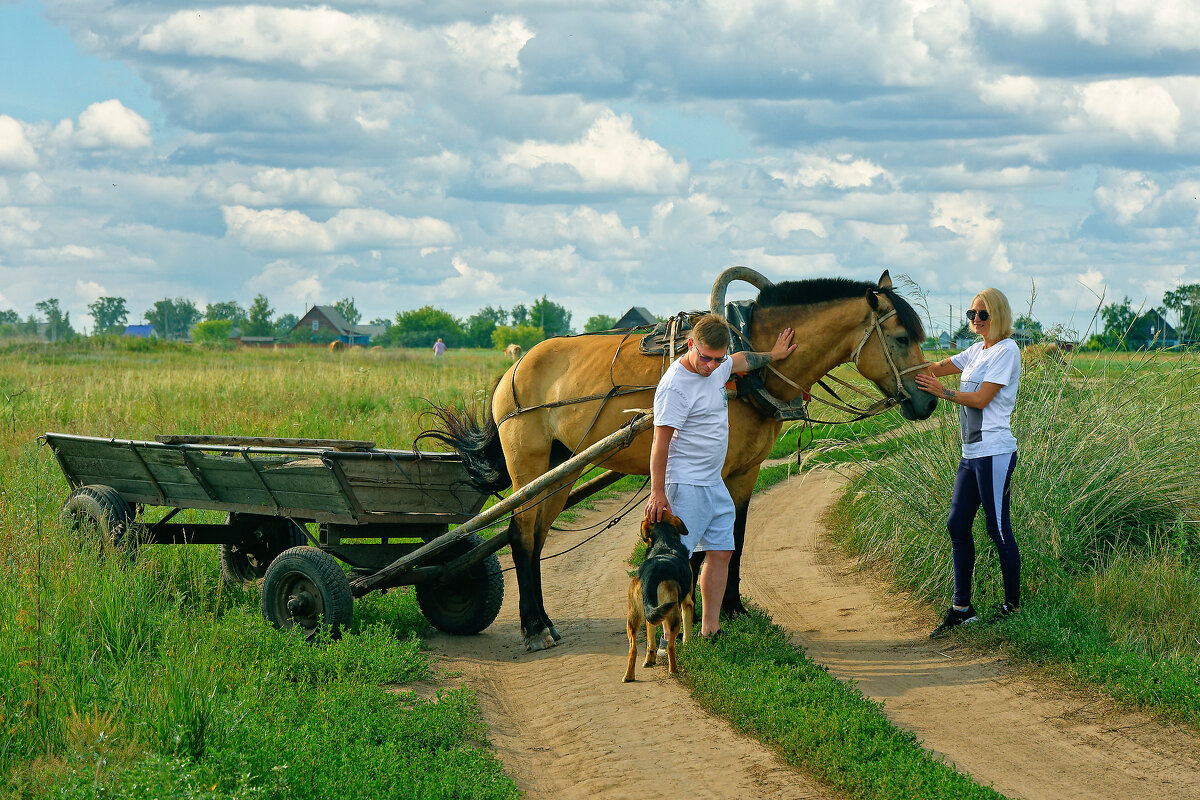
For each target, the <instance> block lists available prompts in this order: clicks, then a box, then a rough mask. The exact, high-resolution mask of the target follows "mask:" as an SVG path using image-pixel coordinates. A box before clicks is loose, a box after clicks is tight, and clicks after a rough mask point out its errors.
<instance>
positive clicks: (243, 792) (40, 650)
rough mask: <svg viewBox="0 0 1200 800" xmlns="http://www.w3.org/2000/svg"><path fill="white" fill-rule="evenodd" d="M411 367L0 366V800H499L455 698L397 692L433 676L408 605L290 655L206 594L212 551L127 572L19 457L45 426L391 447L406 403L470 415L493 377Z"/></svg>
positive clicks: (489, 365) (126, 357)
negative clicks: (64, 519) (461, 407)
mask: <svg viewBox="0 0 1200 800" xmlns="http://www.w3.org/2000/svg"><path fill="white" fill-rule="evenodd" d="M426 355H427V354H425V353H421V354H414V353H408V352H404V351H387V352H384V353H378V352H376V353H371V352H358V353H355V352H351V353H345V354H340V355H339V354H330V353H328V352H327V351H324V350H315V349H314V350H302V349H292V350H284V351H279V352H270V351H253V352H250V351H232V352H224V351H208V352H206V351H200V350H194V349H189V348H182V347H173V346H170V347H159V348H151V349H146V350H136V349H135V350H127V349H112V348H109V349H101V348H97V347H94V346H92V345H91V344H90V343H87V342H84V343H82V344H79V345H70V346H60V347H37V346H22V347H13V348H8V349H6V350H3V351H0V618H2V619H4V620H5V621H6V622H5V624H4V625H3V626H0V720H2V721H3V724H2V725H0V787H3V788H2V789H0V794H4V795H5V796H10V795H11V796H15V797H21V798H25V797H29V798H34V797H37V798H42V797H70V798H74V797H106V798H107V797H121V798H143V797H144V798H160V797H181V798H184V797H186V798H191V797H196V798H201V797H202V798H235V797H236V798H326V797H345V798H359V797H397V798H399V797H411V798H428V797H447V798H450V797H463V798H466V797H470V798H475V797H495V798H511V797H516V796H517V792H516V789H515V787H514V786H513V784H512V782H511V781H510V780H509V779H508V778H507V777H505V776H504V774H503V772H502V771H501V767H500V764H499V762H498V761H497V760H496V758H495V757H494V755H493V754H492V752H491V750H490V749H489V747H488V744H487V741H486V732H485V730H484V728H483V725H482V722H481V720H480V718H479V714H478V710H477V708H476V706H475V702H474V698H473V696H472V694H471V692H470V691H469V690H468V689H456V690H445V691H442V692H440V693H439V694H437V695H436V696H431V697H430V696H418V695H415V694H413V693H412V692H408V691H404V690H405V688H406V687H413V686H417V687H418V688H419V687H421V686H423V685H424V684H422V683H421V682H423V681H427V680H428V679H429V678H430V677H431V676H430V661H429V656H428V654H427V653H426V652H425V651H424V650H423V649H422V646H421V641H420V637H421V636H422V635H424V634H425V633H427V632H428V631H429V627H428V624H427V623H426V622H425V620H424V618H423V616H422V615H421V614H420V611H419V610H418V608H417V605H416V602H415V599H414V597H413V596H412V594H411V592H409V591H394V592H389V593H388V594H387V595H371V596H368V597H366V598H363V599H362V600H360V601H357V602H356V603H355V624H354V629H353V631H352V633H351V634H350V635H347V636H345V637H343V638H342V639H341V640H339V641H323V642H320V643H318V644H317V646H315V647H314V646H310V645H308V644H307V643H305V642H303V641H301V640H300V639H298V638H296V637H294V636H289V635H285V634H281V633H280V632H278V631H275V630H274V629H273V628H271V627H270V625H269V624H268V623H266V622H265V621H264V620H263V619H262V616H261V613H260V612H259V597H258V594H257V590H242V589H230V588H228V587H227V586H225V585H224V584H223V583H222V582H221V580H220V577H219V574H218V570H217V565H216V558H215V554H214V548H212V547H210V546H189V547H170V546H156V547H147V548H143V549H141V550H140V551H139V553H138V557H137V559H136V561H134V562H132V563H131V562H130V560H129V559H128V558H127V557H125V556H124V555H123V554H119V553H112V552H111V551H109V552H106V551H105V550H104V548H103V547H102V546H101V543H100V542H99V541H94V540H83V541H81V540H80V537H78V536H77V535H74V534H71V533H69V532H68V531H66V530H64V529H63V528H62V527H61V524H60V523H59V521H58V513H59V508H60V507H61V505H62V502H63V501H64V500H65V498H66V494H67V487H66V482H65V480H64V479H63V477H62V475H61V473H60V472H59V469H58V467H57V465H56V464H55V462H54V460H53V458H52V456H51V455H50V453H49V451H48V450H45V449H39V448H38V447H37V445H36V444H35V438H36V437H37V435H38V434H40V433H42V432H44V431H46V430H57V431H62V432H69V433H80V434H91V435H111V436H118V437H123V438H137V439H150V438H153V436H154V435H155V434H158V433H180V432H182V433H213V434H230V433H237V434H244V435H264V436H267V435H277V436H278V435H284V436H296V437H309V438H351V439H374V440H375V441H377V442H378V443H379V445H380V446H385V447H405V446H407V445H408V444H409V443H411V441H412V438H413V436H415V434H416V433H417V432H418V431H419V430H420V429H421V424H420V420H419V419H418V418H417V416H418V415H417V413H416V409H418V408H421V407H423V404H421V403H419V402H416V401H414V400H413V398H421V397H425V398H431V399H434V400H436V401H438V402H448V401H461V400H464V399H469V397H470V394H471V393H473V392H474V391H475V390H476V387H488V386H489V385H490V380H492V379H493V378H494V376H495V375H497V374H499V373H500V372H501V371H502V370H503V368H504V366H505V364H506V363H507V362H505V361H504V359H503V357H502V356H501V355H499V354H495V355H493V354H490V353H470V352H460V353H455V354H453V355H452V356H447V363H446V364H445V365H443V367H442V368H440V369H439V368H435V367H434V366H433V364H432V363H431V359H429V358H426V357H425V356H426ZM464 387H472V388H471V389H465V388H464ZM483 391H486V388H485V389H483ZM187 513H188V514H189V515H191V516H193V518H202V519H208V518H210V517H212V516H213V515H212V514H208V515H205V514H201V513H199V512H187ZM215 516H216V517H217V518H219V517H220V515H215ZM177 519H179V518H177ZM210 521H214V520H211V519H210ZM414 682H415V683H414ZM394 692H400V693H394Z"/></svg>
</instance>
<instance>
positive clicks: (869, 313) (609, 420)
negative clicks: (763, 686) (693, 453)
mask: <svg viewBox="0 0 1200 800" xmlns="http://www.w3.org/2000/svg"><path fill="white" fill-rule="evenodd" d="M733 280H744V281H746V282H748V283H751V284H752V285H754V286H755V287H756V288H758V289H759V293H758V298H757V301H756V304H757V305H756V310H755V311H754V314H753V317H752V319H751V323H750V327H749V336H748V341H747V342H746V347H747V349H750V350H756V351H766V350H770V349H771V346H772V344H773V343H774V342H775V339H776V336H777V335H778V333H779V332H780V331H781V330H783V329H784V328H786V327H791V328H793V329H794V330H795V340H796V342H797V347H796V350H795V351H794V352H793V353H792V354H791V355H790V356H788V357H787V358H785V359H783V360H782V361H779V362H776V363H773V364H771V365H769V367H768V369H767V370H765V371H764V374H763V378H762V380H763V382H764V384H765V388H766V390H767V391H768V392H769V393H770V394H771V395H773V396H774V397H776V398H778V399H780V400H782V401H784V402H785V403H789V402H791V401H793V400H795V399H796V398H797V397H798V396H799V395H800V393H801V392H802V391H804V392H807V390H808V389H809V388H810V387H811V386H812V385H813V384H814V383H816V382H817V381H818V380H819V379H821V378H822V377H823V376H824V375H825V374H826V373H828V372H829V371H830V370H832V369H833V368H834V367H836V366H838V365H839V364H842V363H846V362H851V361H852V362H853V363H854V365H855V367H856V368H857V369H858V371H859V373H860V374H862V375H863V376H864V377H865V378H867V379H868V380H870V381H871V382H872V383H874V384H875V386H876V387H877V388H878V389H879V390H880V391H881V392H882V393H883V394H884V396H885V397H886V398H887V400H885V401H881V403H882V405H883V406H885V407H890V406H892V405H898V406H899V409H900V413H901V415H902V416H904V417H905V418H906V419H909V420H920V419H926V418H928V417H929V415H930V414H932V413H933V410H934V408H935V407H936V404H937V399H936V398H935V397H934V396H933V395H930V394H928V393H926V392H925V391H923V390H922V389H920V388H919V387H918V386H917V385H916V382H915V381H914V380H913V373H914V372H916V371H919V370H921V369H924V368H925V367H926V366H928V362H927V361H926V360H925V358H924V356H923V354H922V353H921V343H922V342H923V341H924V339H925V333H924V329H923V326H922V325H921V320H920V317H919V316H918V314H917V313H916V311H915V310H914V309H913V308H912V306H910V305H909V304H908V302H907V301H905V300H904V299H903V298H902V297H900V296H899V295H898V294H896V293H895V291H894V290H893V287H892V281H891V278H890V276H889V274H888V273H887V272H884V273H883V275H882V276H881V277H880V279H879V282H878V284H871V283H869V282H865V281H852V280H848V279H845V278H826V279H814V280H804V281H788V282H781V283H772V282H771V281H769V280H767V279H766V278H765V277H763V276H762V275H760V274H759V273H757V272H755V271H754V270H751V269H749V268H747V267H731V268H730V269H728V270H726V271H725V272H723V273H722V275H721V276H720V277H719V278H718V279H717V281H716V283H715V284H714V286H713V289H712V293H711V295H710V302H709V305H710V307H711V311H712V312H713V313H715V314H718V315H720V316H722V318H724V306H725V299H724V298H725V290H726V288H727V287H728V285H729V283H730V282H731V281H733ZM644 335H645V332H644V331H642V332H640V333H639V332H638V331H637V330H634V331H631V332H630V333H629V334H627V335H625V336H615V335H604V336H601V335H587V334H585V335H581V336H570V337H559V338H552V339H547V340H545V341H543V342H540V343H539V344H537V345H536V346H535V347H533V348H531V349H530V350H529V351H528V352H527V353H526V354H525V357H524V358H523V359H521V360H520V361H518V362H517V363H515V364H513V366H512V367H510V368H509V369H508V370H507V371H506V372H505V373H504V375H503V376H502V377H501V378H500V380H499V381H497V383H496V385H495V386H494V387H493V389H492V393H491V395H490V397H489V400H488V402H487V403H486V404H485V405H484V407H483V408H482V409H479V408H472V407H467V408H452V407H450V406H438V405H433V406H432V407H431V408H430V409H429V413H431V414H432V415H433V416H434V417H436V420H437V422H436V424H435V425H434V427H431V428H429V429H428V430H425V431H423V432H422V433H421V434H420V435H419V436H418V437H417V438H418V440H419V439H422V438H427V437H428V438H433V439H436V440H439V441H441V442H442V443H444V444H447V445H449V446H450V447H452V448H453V449H454V450H456V451H457V452H458V453H459V454H460V455H461V457H462V459H463V463H464V467H465V469H466V471H467V473H468V474H469V476H470V480H471V482H472V483H473V484H474V485H476V486H477V487H479V488H480V489H481V490H483V491H486V492H498V491H501V490H502V489H504V488H507V487H508V486H510V485H511V486H512V487H513V489H514V491H515V490H517V489H519V488H521V487H522V486H524V485H526V484H528V483H529V482H530V481H532V480H534V479H536V478H538V477H539V476H541V475H543V474H544V473H546V472H547V471H548V470H550V469H551V468H553V467H555V466H557V465H559V464H561V463H563V462H564V461H565V460H567V459H568V458H569V457H570V456H571V455H572V454H573V453H577V452H579V451H580V450H582V449H583V448H585V447H588V446H589V445H591V444H593V443H595V442H596V441H598V440H599V439H601V438H603V437H605V436H607V435H609V434H611V433H613V432H614V431H616V430H617V429H618V428H619V427H621V425H622V424H624V423H626V422H628V421H629V419H630V417H631V414H630V413H629V412H630V411H631V410H635V409H646V408H650V407H651V406H652V405H653V399H654V388H655V386H656V385H657V383H658V379H659V377H660V376H661V374H662V371H663V369H664V368H665V364H664V361H663V359H662V358H659V357H648V356H646V355H643V354H642V353H640V352H639V346H638V345H639V344H640V341H641V339H642V336H644ZM876 405H877V406H879V405H880V404H876ZM768 411H769V410H765V409H764V408H763V407H762V406H761V405H755V404H752V403H749V402H730V403H729V447H728V451H727V453H726V457H725V464H724V467H723V469H722V478H723V480H724V482H725V485H726V486H727V487H728V489H729V493H730V496H731V497H732V498H733V501H734V505H735V507H736V510H737V515H736V521H735V523H734V542H735V545H736V549H735V551H734V555H733V557H732V558H731V560H730V565H729V579H728V583H727V586H726V590H725V595H724V597H723V599H722V611H723V612H726V613H728V614H737V613H744V612H745V608H744V607H743V606H742V601H741V597H740V594H739V588H740V586H739V584H740V574H741V554H742V550H743V547H744V544H745V537H746V515H747V510H748V507H749V503H750V494H751V491H752V490H753V488H754V482H755V480H756V479H757V477H758V472H759V467H760V465H761V464H762V462H763V461H764V460H765V459H766V458H767V456H768V454H769V453H770V451H771V448H772V446H773V445H774V444H775V441H776V440H777V439H778V438H779V433H780V430H781V428H782V424H783V423H782V422H781V421H780V420H779V419H778V418H777V417H778V415H776V414H771V413H768ZM651 439H652V432H651V431H645V432H643V433H641V434H639V435H637V436H636V437H634V438H633V439H632V441H631V442H630V444H629V446H628V447H625V448H624V449H621V450H618V451H617V452H615V453H614V454H612V455H610V456H608V457H607V458H606V459H605V460H604V463H603V466H604V467H606V468H608V469H610V470H613V471H615V472H620V473H625V474H632V475H646V474H647V473H648V472H649V468H650V444H651ZM579 474H580V473H578V472H577V473H575V474H572V475H569V476H565V477H564V478H563V480H562V482H560V483H558V484H556V486H555V487H550V488H548V489H547V490H546V491H545V492H544V493H543V494H540V495H539V496H538V500H537V501H536V502H531V503H529V504H527V505H526V506H524V507H523V509H522V510H520V511H518V512H517V513H515V514H514V516H513V518H512V520H511V521H510V523H509V528H508V536H509V541H510V545H511V548H512V557H513V563H514V565H515V570H516V578H517V584H518V588H519V592H520V617H521V634H522V636H523V638H524V643H525V647H526V649H527V650H544V649H546V648H548V647H552V646H554V644H555V643H556V642H558V641H559V640H560V639H561V636H560V634H559V632H558V630H557V629H556V628H555V626H554V623H553V622H552V621H551V620H550V618H549V616H548V615H547V613H546V609H545V604H544V601H543V597H542V581H541V553H542V546H543V545H544V543H545V541H546V536H547V533H548V532H549V530H550V526H551V525H552V524H553V522H554V520H555V519H556V518H557V517H558V515H559V513H560V512H561V511H562V510H563V507H564V505H565V503H566V498H567V495H568V491H567V489H569V487H570V486H571V485H572V484H573V483H574V482H575V480H576V479H577V478H578V477H579ZM696 565H697V564H696V563H695V562H694V563H693V567H695V566H696Z"/></svg>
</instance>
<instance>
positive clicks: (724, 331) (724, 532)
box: [646, 314, 796, 647]
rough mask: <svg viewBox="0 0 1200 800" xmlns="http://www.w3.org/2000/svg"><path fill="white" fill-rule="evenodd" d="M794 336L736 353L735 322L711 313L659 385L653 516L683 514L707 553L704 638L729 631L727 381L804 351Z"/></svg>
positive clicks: (692, 543) (692, 546) (695, 545)
mask: <svg viewBox="0 0 1200 800" xmlns="http://www.w3.org/2000/svg"><path fill="white" fill-rule="evenodd" d="M793 336H794V334H793V332H792V329H791V328H784V329H783V331H781V332H780V334H779V337H778V338H777V339H776V340H775V346H774V347H773V348H771V351H770V352H769V353H755V352H740V353H734V354H733V356H729V355H728V352H729V328H728V327H727V326H726V324H725V321H724V320H722V319H721V318H720V317H717V316H714V315H712V314H706V315H705V316H703V317H701V318H700V319H699V320H697V321H696V323H695V324H694V325H693V326H692V333H691V337H690V338H689V339H688V349H687V352H686V353H684V354H683V355H682V356H681V357H680V358H679V359H677V360H676V361H675V363H673V364H672V365H671V366H670V367H668V368H667V371H666V372H665V373H664V374H663V376H662V379H661V380H660V381H659V382H658V388H657V389H655V391H654V440H653V443H652V444H651V447H650V499H649V501H647V503H646V518H647V519H649V520H651V521H653V522H658V521H660V520H661V519H662V515H663V512H664V511H665V512H669V513H672V514H674V515H675V516H677V517H679V518H680V519H681V520H683V524H684V525H686V526H687V529H688V535H687V537H686V538H685V539H684V540H683V541H684V544H685V545H686V546H687V548H688V553H689V554H691V553H693V552H696V551H702V552H703V553H704V567H703V569H701V571H700V581H699V583H700V599H701V601H702V602H703V605H704V611H703V614H702V619H701V622H700V635H701V636H702V637H704V638H712V637H714V636H716V635H717V634H719V633H720V632H721V625H720V613H721V597H722V596H723V595H724V594H725V582H726V579H727V578H728V576H729V559H730V557H731V556H732V555H733V547H734V545H733V520H734V516H735V511H734V507H733V499H732V498H731V497H730V496H729V490H728V489H726V488H725V484H724V482H723V481H722V480H721V469H722V467H723V466H724V464H725V452H726V450H727V449H728V446H729V400H728V398H727V396H726V394H725V383H726V381H728V380H729V376H730V375H731V374H732V373H734V372H750V371H752V370H756V369H758V368H759V367H762V366H764V365H766V364H768V363H770V362H772V361H779V360H782V359H784V358H787V357H788V356H789V355H791V354H792V351H793V350H795V349H796V345H795V344H794V343H793V341H792V339H793ZM661 644H662V645H663V646H664V647H665V645H666V642H662V643H661Z"/></svg>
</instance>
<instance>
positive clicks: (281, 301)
mask: <svg viewBox="0 0 1200 800" xmlns="http://www.w3.org/2000/svg"><path fill="white" fill-rule="evenodd" d="M246 289H247V290H248V292H249V293H252V294H264V295H266V296H267V297H268V298H270V299H271V302H272V304H273V305H274V307H275V310H276V313H277V314H283V313H285V312H284V311H283V309H299V308H301V307H304V311H308V308H307V306H313V305H322V304H324V303H327V302H332V298H331V297H330V296H329V294H328V293H327V292H326V290H325V285H324V283H323V282H322V281H321V277H320V276H319V275H318V274H317V273H316V271H315V270H313V269H312V268H309V267H303V266H300V265H299V264H296V263H295V262H293V261H289V260H287V259H279V260H277V261H272V262H271V263H270V264H267V266H266V267H264V268H263V270H262V271H261V272H259V273H258V274H257V275H255V276H253V277H252V278H250V279H249V280H248V281H246ZM304 311H294V312H292V313H295V314H296V316H300V315H301V314H302V313H304Z"/></svg>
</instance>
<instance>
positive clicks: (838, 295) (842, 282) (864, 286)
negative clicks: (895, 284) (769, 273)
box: [758, 278, 925, 342]
mask: <svg viewBox="0 0 1200 800" xmlns="http://www.w3.org/2000/svg"><path fill="white" fill-rule="evenodd" d="M870 291H874V292H878V293H879V294H882V295H884V296H885V297H887V299H888V300H890V301H891V303H892V306H893V307H894V308H895V309H896V316H897V318H898V319H899V321H900V324H901V325H903V326H904V329H905V330H906V331H908V335H909V336H911V337H913V338H914V339H916V340H917V341H919V342H920V341H924V340H925V326H924V325H922V324H921V317H920V316H919V315H918V314H917V312H916V310H915V309H914V308H913V307H912V306H911V305H909V303H908V301H907V300H905V299H904V298H903V297H901V296H900V295H898V294H896V293H895V291H893V290H892V289H880V288H879V287H878V286H876V285H875V284H873V283H868V282H867V281H852V280H850V279H849V278H811V279H809V280H804V281H780V282H779V283H773V284H771V285H770V286H768V287H766V288H765V289H761V290H759V293H758V305H759V306H761V307H763V308H774V307H777V306H807V305H814V304H816V303H828V302H830V301H833V300H844V299H846V298H850V297H864V296H865V295H866V294H867V292H870Z"/></svg>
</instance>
